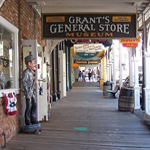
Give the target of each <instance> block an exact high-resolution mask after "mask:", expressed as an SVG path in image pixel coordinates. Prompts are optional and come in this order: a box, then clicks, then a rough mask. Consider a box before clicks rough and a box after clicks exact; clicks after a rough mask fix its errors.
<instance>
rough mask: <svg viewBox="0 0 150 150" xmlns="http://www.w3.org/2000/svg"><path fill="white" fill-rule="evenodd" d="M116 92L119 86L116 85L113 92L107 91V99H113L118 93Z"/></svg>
mask: <svg viewBox="0 0 150 150" xmlns="http://www.w3.org/2000/svg"><path fill="white" fill-rule="evenodd" d="M118 90H119V85H116V87H115V89H114V90H107V92H109V93H110V96H109V97H112V98H115V94H116V93H117V92H118Z"/></svg>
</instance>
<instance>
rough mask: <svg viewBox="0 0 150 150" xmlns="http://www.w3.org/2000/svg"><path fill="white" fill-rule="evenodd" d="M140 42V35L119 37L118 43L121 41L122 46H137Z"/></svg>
mask: <svg viewBox="0 0 150 150" xmlns="http://www.w3.org/2000/svg"><path fill="white" fill-rule="evenodd" d="M139 42H140V36H138V38H136V39H121V40H120V43H122V45H123V47H138V43H139Z"/></svg>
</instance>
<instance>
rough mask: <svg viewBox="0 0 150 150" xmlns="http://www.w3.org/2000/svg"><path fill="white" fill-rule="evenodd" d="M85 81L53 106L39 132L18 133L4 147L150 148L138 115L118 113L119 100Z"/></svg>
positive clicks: (23, 149)
mask: <svg viewBox="0 0 150 150" xmlns="http://www.w3.org/2000/svg"><path fill="white" fill-rule="evenodd" d="M80 84H81V83H80ZM85 84H86V83H84V86H81V85H80V86H78V83H76V84H75V86H74V87H73V89H72V90H71V91H70V92H68V93H67V97H66V98H63V99H61V100H58V101H57V103H55V104H54V105H53V106H52V109H51V117H50V120H49V121H48V122H45V123H41V125H42V133H41V134H40V135H37V134H18V135H17V136H16V137H14V138H13V139H12V140H11V141H10V142H9V143H8V144H7V147H6V148H5V149H4V150H150V130H149V129H148V128H147V127H146V126H145V125H144V124H143V123H142V121H141V120H140V119H139V117H137V116H136V115H134V114H132V113H130V112H119V111H118V99H110V98H106V97H103V92H102V90H100V89H99V87H98V86H97V85H96V84H97V83H95V85H96V86H93V84H91V85H92V87H90V84H88V87H86V86H85Z"/></svg>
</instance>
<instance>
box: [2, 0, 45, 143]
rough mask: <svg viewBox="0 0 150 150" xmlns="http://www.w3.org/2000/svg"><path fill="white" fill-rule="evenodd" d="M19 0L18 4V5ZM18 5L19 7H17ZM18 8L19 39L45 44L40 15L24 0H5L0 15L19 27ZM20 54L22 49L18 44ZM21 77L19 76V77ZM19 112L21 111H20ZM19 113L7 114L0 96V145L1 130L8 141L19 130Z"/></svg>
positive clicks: (19, 100) (19, 104)
mask: <svg viewBox="0 0 150 150" xmlns="http://www.w3.org/2000/svg"><path fill="white" fill-rule="evenodd" d="M19 1H20V5H19ZM19 6H20V9H19ZM19 10H20V29H19V30H20V33H21V34H20V39H22V38H23V39H35V38H36V39H37V41H38V44H40V45H41V46H45V40H42V39H41V17H40V16H39V14H38V13H37V12H36V11H34V10H33V8H32V7H31V6H30V5H29V3H26V1H25V0H5V2H4V4H3V6H2V7H1V8H0V15H1V16H2V17H3V18H5V19H6V20H7V21H9V22H10V23H11V24H13V25H14V26H16V27H17V28H18V27H19V18H18V17H19ZM19 51H20V54H22V53H21V51H22V49H21V45H19ZM19 58H20V66H22V56H21V55H20V57H19ZM20 71H21V72H22V67H20ZM20 78H21V77H20ZM21 97H22V95H21V96H19V97H18V109H21ZM20 112H21V111H20ZM18 118H19V114H18V115H14V116H8V115H6V113H5V108H4V99H3V98H0V145H3V142H4V141H3V136H2V132H3V131H4V132H5V133H6V138H7V141H9V140H10V139H11V138H12V137H13V136H14V135H15V134H16V133H17V132H18V131H19V119H18Z"/></svg>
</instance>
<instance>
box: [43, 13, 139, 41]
mask: <svg viewBox="0 0 150 150" xmlns="http://www.w3.org/2000/svg"><path fill="white" fill-rule="evenodd" d="M136 33H137V27H136V14H116V13H115V14H42V37H43V38H52V39H54V38H59V39H60V38H61V39H62V38H65V39H76V38H82V39H83V38H86V39H88V38H89V39H91V38H98V39H101V38H108V39H113V38H135V37H136Z"/></svg>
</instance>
